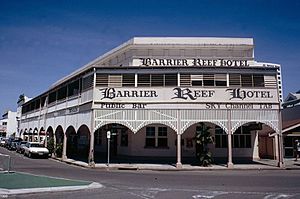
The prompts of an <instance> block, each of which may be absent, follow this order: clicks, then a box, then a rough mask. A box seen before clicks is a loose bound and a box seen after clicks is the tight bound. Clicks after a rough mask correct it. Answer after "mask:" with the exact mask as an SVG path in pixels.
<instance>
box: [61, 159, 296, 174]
mask: <svg viewBox="0 0 300 199" xmlns="http://www.w3.org/2000/svg"><path fill="white" fill-rule="evenodd" d="M57 160H60V161H62V160H61V159H57ZM64 162H66V163H68V164H73V165H77V166H81V167H89V165H88V163H86V162H82V161H76V160H73V159H67V160H65V161H64ZM284 163H285V168H279V167H277V162H276V160H270V159H261V160H257V161H253V163H250V164H247V163H234V167H233V168H231V169H233V170H274V169H275V170H278V169H288V170H294V169H295V170H296V169H300V160H299V161H297V162H296V161H294V159H293V158H286V159H285V160H284ZM94 168H96V169H106V170H157V171H178V170H183V171H197V170H199V171H201V170H228V168H227V165H226V164H213V165H211V166H210V167H201V166H195V165H191V164H183V165H182V168H181V169H178V168H176V165H175V164H159V163H158V164H149V163H128V164H126V163H125V164H124V163H119V164H118V163H117V164H116V163H111V164H109V166H108V165H107V164H105V163H96V164H95V167H94Z"/></svg>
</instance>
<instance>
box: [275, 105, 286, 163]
mask: <svg viewBox="0 0 300 199" xmlns="http://www.w3.org/2000/svg"><path fill="white" fill-rule="evenodd" d="M278 120H279V121H278V124H279V125H278V128H279V132H278V135H277V136H278V157H279V158H278V163H277V166H278V167H280V168H284V167H285V165H284V160H283V138H282V118H281V111H280V110H279V111H278ZM277 136H276V137H277Z"/></svg>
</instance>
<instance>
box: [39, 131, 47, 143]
mask: <svg viewBox="0 0 300 199" xmlns="http://www.w3.org/2000/svg"><path fill="white" fill-rule="evenodd" d="M38 137H39V142H40V143H42V144H44V145H45V137H46V132H45V129H44V128H43V127H41V129H40V131H39V133H38Z"/></svg>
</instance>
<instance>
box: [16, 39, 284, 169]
mask: <svg viewBox="0 0 300 199" xmlns="http://www.w3.org/2000/svg"><path fill="white" fill-rule="evenodd" d="M280 74H281V73H280V65H278V64H272V63H262V62H257V61H255V58H254V43H253V39H252V38H207V37H157V38H156V37H149V38H147V37H146V38H144V37H141V38H140V37H137V38H132V39H131V40H129V41H127V42H125V43H124V44H122V45H120V46H118V47H116V48H115V49H112V50H111V51H109V52H107V53H105V54H104V55H102V56H100V57H98V58H97V59H95V60H93V61H91V62H89V63H88V64H86V65H85V66H84V67H82V68H80V69H78V70H76V71H74V72H73V73H71V74H69V75H68V76H66V77H64V78H62V79H61V80H59V81H57V82H56V83H54V84H53V85H52V86H51V87H50V89H49V90H47V91H45V92H44V93H42V94H40V95H38V96H36V97H34V98H32V99H31V100H29V101H28V102H26V103H24V104H23V106H22V116H21V117H20V120H19V122H20V125H19V127H18V129H19V132H18V133H17V134H18V136H20V137H22V138H23V139H25V140H28V141H36V140H38V139H39V140H38V141H43V140H42V139H40V138H41V137H43V136H44V138H45V141H44V142H43V143H51V142H48V141H47V139H51V140H54V142H56V143H55V145H54V146H63V149H62V159H63V160H67V159H76V160H79V161H82V160H83V159H84V161H88V163H89V165H91V166H93V165H95V164H94V163H95V162H94V160H96V161H98V160H99V161H100V162H105V161H106V156H103V154H105V153H107V151H108V147H109V146H110V147H111V148H110V149H111V154H112V155H113V156H114V157H113V158H114V159H115V160H116V162H118V158H119V157H120V156H122V157H127V156H130V157H134V158H128V160H130V159H134V160H135V161H136V162H137V161H138V160H139V158H140V157H147V160H152V159H155V158H156V157H166V160H175V159H176V162H172V163H171V164H173V163H176V166H177V168H181V158H182V157H185V158H186V160H188V159H191V160H192V159H193V157H194V158H195V154H196V153H197V151H196V142H195V137H196V132H199V129H200V130H201V129H203V127H204V126H207V127H208V129H209V132H210V133H211V135H212V136H213V137H214V141H215V142H214V143H213V144H210V145H209V146H208V147H209V150H210V151H211V152H212V156H213V157H216V159H217V158H222V159H224V158H225V159H227V165H228V167H232V166H233V162H232V159H233V157H235V158H249V159H251V160H253V159H258V158H269V157H271V158H272V159H276V160H277V162H278V165H279V166H281V165H282V164H283V162H282V161H283V160H282V152H281V151H280V150H281V147H280V144H281V137H280V136H281V135H282V134H281V128H280V122H281V120H280V107H279V106H280V99H281V97H282V91H281V88H282V86H281V81H280V79H281V76H280ZM266 126H268V127H269V128H272V129H273V130H274V131H275V132H276V133H275V134H272V136H273V137H270V136H269V135H267V134H263V132H262V133H261V132H260V129H261V128H260V127H262V128H264V127H266ZM36 132H37V133H40V132H42V133H41V134H39V135H36ZM45 132H46V133H45ZM107 132H111V137H110V140H111V143H112V144H111V145H109V143H110V142H108V141H107V136H106V135H107ZM46 135H47V136H46ZM274 138H276V139H274ZM35 139H36V140H35ZM258 140H260V141H259V142H258ZM87 149H88V152H89V153H88V155H86V157H84V155H85V154H87ZM78 154H81V155H82V156H80V158H79V157H78ZM56 155H58V153H56ZM274 155H275V156H276V157H274ZM94 156H97V157H94ZM175 157H176V158H175ZM123 159H124V158H123ZM194 160H196V159H194ZM194 160H193V162H195V161H194ZM197 160H198V159H197ZM249 162H250V161H249ZM96 163H97V162H96Z"/></svg>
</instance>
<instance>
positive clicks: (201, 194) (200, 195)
mask: <svg viewBox="0 0 300 199" xmlns="http://www.w3.org/2000/svg"><path fill="white" fill-rule="evenodd" d="M116 189H118V190H122V191H126V192H127V193H129V194H132V195H135V196H138V197H140V198H143V199H152V198H156V197H157V195H158V194H159V193H160V192H175V191H177V192H188V193H189V194H191V193H192V192H193V193H194V195H192V196H191V198H193V199H212V198H215V197H217V196H220V195H227V194H233V195H259V196H261V198H263V199H284V198H291V197H295V196H299V193H295V194H285V193H271V192H242V191H241V192H240V191H213V190H199V189H172V188H171V189H168V188H166V189H164V188H153V187H148V188H143V187H127V186H122V188H121V187H120V186H119V187H117V188H116Z"/></svg>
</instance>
